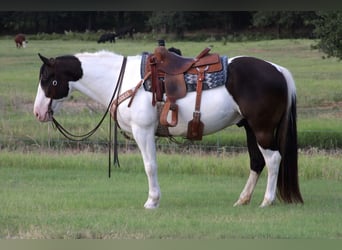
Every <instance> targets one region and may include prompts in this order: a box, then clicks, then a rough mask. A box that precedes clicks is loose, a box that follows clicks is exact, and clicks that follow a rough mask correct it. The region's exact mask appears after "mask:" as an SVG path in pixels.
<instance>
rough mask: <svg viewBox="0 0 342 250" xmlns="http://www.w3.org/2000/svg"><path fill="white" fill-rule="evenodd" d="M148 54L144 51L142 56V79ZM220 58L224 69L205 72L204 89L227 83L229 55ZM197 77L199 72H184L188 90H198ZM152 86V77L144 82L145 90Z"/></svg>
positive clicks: (149, 89)
mask: <svg viewBox="0 0 342 250" xmlns="http://www.w3.org/2000/svg"><path fill="white" fill-rule="evenodd" d="M148 56H149V53H147V52H144V53H143V54H142V57H141V67H140V72H141V79H143V78H144V75H145V68H146V63H148V62H147V57H148ZM220 59H221V62H222V70H221V71H217V72H210V73H206V74H205V78H204V81H203V90H208V89H212V88H216V87H219V86H222V85H224V84H225V83H226V81H227V79H228V57H227V56H221V57H220ZM197 78H198V76H197V74H190V73H185V74H184V80H185V84H186V89H187V92H192V91H196V86H197ZM151 86H152V82H151V79H147V80H146V81H145V82H144V88H145V90H146V91H151Z"/></svg>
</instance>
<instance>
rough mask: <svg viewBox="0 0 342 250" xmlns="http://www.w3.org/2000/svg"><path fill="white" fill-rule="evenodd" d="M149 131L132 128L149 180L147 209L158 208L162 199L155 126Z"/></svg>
mask: <svg viewBox="0 0 342 250" xmlns="http://www.w3.org/2000/svg"><path fill="white" fill-rule="evenodd" d="M150 127H151V128H150V129H149V130H147V129H143V128H140V127H135V126H132V132H133V136H134V139H135V141H136V142H137V144H138V146H139V149H140V151H141V155H142V158H143V161H144V167H145V172H146V175H147V180H148V198H147V201H146V202H145V205H144V207H145V208H147V209H154V208H158V206H159V201H160V197H161V193H160V187H159V183H158V173H157V168H158V166H157V158H156V146H155V139H154V130H153V126H150Z"/></svg>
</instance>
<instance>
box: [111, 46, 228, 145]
mask: <svg viewBox="0 0 342 250" xmlns="http://www.w3.org/2000/svg"><path fill="white" fill-rule="evenodd" d="M209 51H210V48H205V49H204V50H203V51H202V52H201V53H200V54H199V55H198V56H196V57H195V58H186V57H182V56H179V55H177V54H175V53H173V52H170V51H168V50H167V49H166V48H165V42H164V40H158V46H157V48H156V49H155V51H154V53H153V54H150V55H149V56H148V58H147V63H146V67H145V77H144V79H142V80H141V81H140V82H139V83H138V84H137V86H136V87H135V88H134V89H130V90H128V91H126V92H125V93H123V94H121V95H120V96H119V97H118V98H116V99H115V100H114V101H113V103H112V107H111V114H112V117H113V118H114V119H115V120H116V110H117V107H118V105H119V104H120V103H121V102H123V101H124V100H126V99H128V98H131V100H130V102H129V104H128V107H130V105H131V103H132V101H133V98H134V96H135V93H136V92H137V90H138V89H139V88H140V86H141V85H142V84H143V83H144V81H145V80H147V79H151V91H152V105H153V106H155V105H156V104H157V103H158V105H157V109H158V112H159V113H160V119H159V122H160V124H159V128H158V130H162V131H164V132H162V133H160V134H159V135H160V136H169V134H168V129H167V128H168V127H175V126H176V125H177V123H178V105H177V103H176V102H177V100H178V99H181V98H183V97H184V96H186V93H187V87H186V83H185V80H184V74H193V75H196V76H197V86H196V101H195V110H194V112H193V119H192V120H191V121H189V123H188V131H187V137H186V138H187V139H191V140H202V136H203V129H204V124H203V123H202V122H201V120H200V119H201V112H200V108H201V97H202V89H203V81H204V80H205V74H206V73H212V72H217V71H221V70H222V63H221V60H220V56H219V54H210V53H209ZM164 94H165V95H166V101H165V104H164V105H163V106H162V107H161V105H159V104H160V103H161V102H163V101H164V100H163V96H164ZM160 107H161V109H162V110H161V111H159V109H160ZM116 121H117V120H116ZM165 130H167V133H165Z"/></svg>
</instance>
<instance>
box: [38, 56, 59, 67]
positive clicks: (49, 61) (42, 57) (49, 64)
mask: <svg viewBox="0 0 342 250" xmlns="http://www.w3.org/2000/svg"><path fill="white" fill-rule="evenodd" d="M38 56H39V58H40V60H42V62H43V63H44V64H45V65H47V66H50V67H51V66H53V65H54V63H55V59H54V58H50V59H48V58H46V57H45V56H42V55H41V54H40V53H38Z"/></svg>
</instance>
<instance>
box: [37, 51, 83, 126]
mask: <svg viewBox="0 0 342 250" xmlns="http://www.w3.org/2000/svg"><path fill="white" fill-rule="evenodd" d="M38 55H39V57H40V59H41V60H42V62H43V65H42V66H41V68H40V73H39V85H38V91H37V95H36V99H35V102H34V107H33V113H34V115H35V116H36V118H37V119H38V120H39V121H41V122H47V121H51V119H52V115H53V113H54V112H56V111H58V109H59V108H60V106H61V104H62V102H63V101H64V100H65V99H66V98H67V97H68V96H69V94H70V92H71V88H70V85H69V82H72V81H77V80H79V79H80V78H81V77H82V75H83V72H82V67H81V62H80V61H79V60H78V58H76V57H75V56H61V57H56V58H50V59H48V58H46V57H44V56H42V55H41V54H38Z"/></svg>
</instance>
